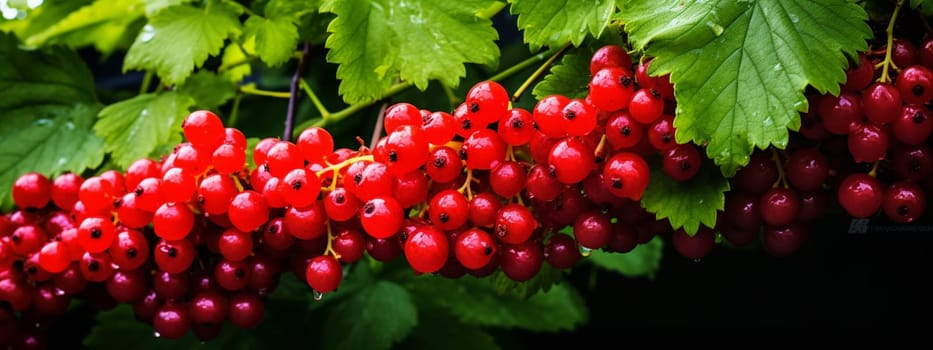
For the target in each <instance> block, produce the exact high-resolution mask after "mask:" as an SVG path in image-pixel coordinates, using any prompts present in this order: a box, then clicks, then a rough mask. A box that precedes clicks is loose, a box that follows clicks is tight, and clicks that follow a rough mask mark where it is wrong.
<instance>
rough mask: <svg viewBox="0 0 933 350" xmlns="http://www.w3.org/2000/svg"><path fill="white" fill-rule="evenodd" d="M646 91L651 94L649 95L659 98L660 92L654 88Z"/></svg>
mask: <svg viewBox="0 0 933 350" xmlns="http://www.w3.org/2000/svg"><path fill="white" fill-rule="evenodd" d="M648 93H649V94H651V96H654V98H661V93H660V92H658V90H656V89H654V88H651V89H648Z"/></svg>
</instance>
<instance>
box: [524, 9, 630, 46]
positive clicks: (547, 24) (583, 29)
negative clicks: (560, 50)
mask: <svg viewBox="0 0 933 350" xmlns="http://www.w3.org/2000/svg"><path fill="white" fill-rule="evenodd" d="M509 2H510V3H511V4H512V6H511V7H510V9H509V11H510V12H511V13H512V14H513V15H517V16H518V28H520V29H522V30H523V31H524V32H525V42H526V43H528V44H529V46H530V47H531V50H532V51H537V50H538V49H540V48H541V47H542V46H550V47H560V46H564V45H566V44H567V43H568V42H570V43H572V44H573V46H580V44H581V43H583V40H584V39H586V36H587V34H592V35H593V37H599V35H600V34H602V32H603V30H604V29H606V25H608V24H609V16H611V15H612V13H613V11H614V10H615V8H616V6H615V3H614V2H613V0H590V1H580V0H509Z"/></svg>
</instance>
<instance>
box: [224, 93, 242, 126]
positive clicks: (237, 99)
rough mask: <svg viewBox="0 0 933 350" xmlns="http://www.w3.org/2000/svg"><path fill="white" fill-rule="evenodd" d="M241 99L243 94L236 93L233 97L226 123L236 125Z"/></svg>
mask: <svg viewBox="0 0 933 350" xmlns="http://www.w3.org/2000/svg"><path fill="white" fill-rule="evenodd" d="M241 100H243V94H236V97H234V98H233V107H232V108H231V109H230V117H228V118H227V125H229V126H230V127H234V126H236V122H237V116H238V115H239V113H240V101H241Z"/></svg>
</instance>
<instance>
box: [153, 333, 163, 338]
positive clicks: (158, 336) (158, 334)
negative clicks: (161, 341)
mask: <svg viewBox="0 0 933 350" xmlns="http://www.w3.org/2000/svg"><path fill="white" fill-rule="evenodd" d="M152 336H153V337H156V338H162V334H160V333H159V332H158V331H152Z"/></svg>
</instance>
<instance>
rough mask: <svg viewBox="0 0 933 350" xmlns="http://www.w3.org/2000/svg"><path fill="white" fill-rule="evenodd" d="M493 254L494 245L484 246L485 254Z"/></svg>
mask: <svg viewBox="0 0 933 350" xmlns="http://www.w3.org/2000/svg"><path fill="white" fill-rule="evenodd" d="M489 254H492V247H486V248H483V255H489Z"/></svg>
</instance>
